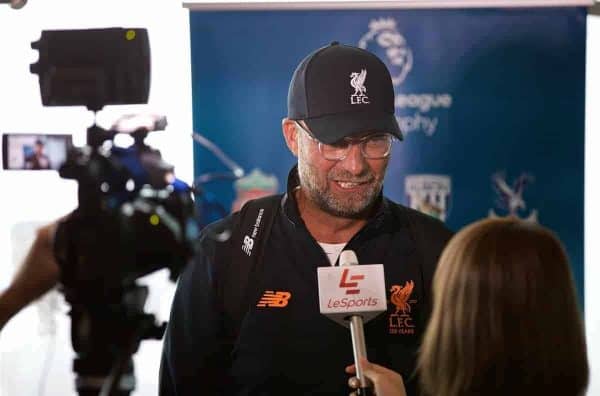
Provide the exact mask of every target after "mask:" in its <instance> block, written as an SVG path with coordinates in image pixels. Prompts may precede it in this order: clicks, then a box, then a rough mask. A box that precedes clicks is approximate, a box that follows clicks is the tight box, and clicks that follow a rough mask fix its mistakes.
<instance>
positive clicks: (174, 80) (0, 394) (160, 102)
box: [0, 0, 193, 396]
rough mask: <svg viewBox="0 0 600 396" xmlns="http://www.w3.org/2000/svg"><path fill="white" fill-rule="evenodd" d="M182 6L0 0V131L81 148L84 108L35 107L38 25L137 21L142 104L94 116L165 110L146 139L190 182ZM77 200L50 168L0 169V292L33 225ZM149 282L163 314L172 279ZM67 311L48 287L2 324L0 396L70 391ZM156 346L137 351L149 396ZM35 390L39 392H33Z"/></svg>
mask: <svg viewBox="0 0 600 396" xmlns="http://www.w3.org/2000/svg"><path fill="white" fill-rule="evenodd" d="M180 4H181V3H180V2H178V1H175V0H154V1H145V0H127V1H123V0H103V1H89V0H86V1H67V0H52V1H41V0H30V1H29V3H28V4H27V5H26V6H25V7H24V8H23V9H21V10H12V9H11V8H10V7H9V6H8V5H6V4H2V5H0V133H8V132H35V133H38V132H45V133H69V134H71V133H72V134H75V142H76V143H77V142H79V144H82V143H83V139H84V136H85V130H86V128H87V127H88V126H89V125H90V124H91V123H92V120H93V117H92V114H91V113H90V112H88V111H87V110H86V109H84V108H83V107H72V108H57V107H48V108H44V107H43V106H42V105H41V99H40V94H39V86H38V82H37V75H33V74H30V73H29V64H30V63H33V62H35V61H36V60H37V51H34V50H32V49H31V47H30V43H31V42H32V41H35V40H37V39H39V37H40V33H41V30H43V29H75V28H96V27H144V28H147V29H148V32H149V36H150V46H151V52H152V60H151V61H152V82H151V92H150V98H149V103H148V105H136V106H119V107H117V106H112V107H108V108H106V109H105V110H104V111H103V112H101V113H99V116H98V122H99V124H100V125H101V126H104V127H108V126H110V125H111V124H112V122H113V121H115V120H116V119H117V118H118V117H119V116H120V115H123V114H128V113H132V112H140V111H155V112H159V113H161V114H165V115H166V116H167V118H168V121H169V126H168V129H167V130H166V131H164V132H156V133H155V136H151V137H150V138H149V139H148V142H149V143H150V144H151V145H153V146H155V147H158V148H160V149H161V151H162V153H163V157H164V159H165V160H166V161H167V162H169V163H171V164H173V165H175V167H176V168H175V169H176V172H177V175H178V176H179V178H181V179H183V180H185V181H187V182H191V181H192V174H193V168H192V141H191V138H190V137H189V134H190V133H191V130H192V115H191V110H192V105H191V77H190V55H189V54H190V49H189V48H190V47H189V19H188V12H187V10H185V9H183V8H182V7H181V5H180ZM76 205H77V201H76V184H75V182H72V181H66V180H63V179H60V178H59V176H58V175H57V174H56V173H55V172H20V171H11V172H6V171H0V289H2V288H4V287H6V285H7V284H8V282H9V281H10V279H11V277H12V274H13V273H14V270H15V267H16V265H17V263H18V262H19V260H20V258H21V257H22V255H23V253H24V251H25V250H26V248H27V243H29V240H31V237H32V236H33V229H34V226H35V224H40V222H45V221H48V220H50V219H54V218H56V217H58V216H59V215H61V214H64V213H66V212H68V211H70V210H71V209H73V208H75V207H76ZM147 282H149V283H151V284H152V286H151V291H152V295H151V297H150V299H149V301H148V304H147V306H146V308H147V309H148V310H151V311H152V312H154V313H156V314H158V315H159V316H160V317H162V318H163V319H166V315H168V311H169V305H170V300H171V298H172V292H173V285H170V284H169V283H168V282H167V280H166V273H165V272H163V273H159V274H156V275H154V276H151V277H150V278H149V279H148V280H147ZM66 310H67V307H66V305H65V304H64V302H63V301H62V297H61V296H60V295H59V294H58V293H57V292H53V293H50V294H49V296H47V297H45V298H43V299H42V300H41V301H40V302H38V303H36V304H33V305H32V306H30V307H28V308H27V309H25V310H24V311H23V312H22V313H20V314H19V315H17V316H16V317H15V318H14V319H13V320H12V321H11V322H10V323H9V324H8V325H7V326H6V327H5V329H4V330H3V332H2V334H0V396H13V395H33V394H40V395H41V394H45V395H56V394H61V395H68V394H76V393H75V392H74V391H72V389H73V376H72V374H71V366H72V362H71V361H72V357H73V355H72V351H71V344H70V338H69V337H70V327H69V326H70V324H69V323H70V321H69V319H68V317H67V315H66ZM160 348H161V344H160V342H158V341H145V342H144V343H142V347H141V350H140V351H139V352H138V353H137V354H136V363H135V364H136V377H137V380H138V390H137V392H136V393H135V394H137V395H153V394H156V386H157V380H158V378H157V373H158V362H159V353H160ZM46 372H47V374H44V373H46ZM40 388H44V389H45V392H44V393H40V392H39V389H40ZM69 391H71V393H69Z"/></svg>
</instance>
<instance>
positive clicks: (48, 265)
mask: <svg viewBox="0 0 600 396" xmlns="http://www.w3.org/2000/svg"><path fill="white" fill-rule="evenodd" d="M57 224H58V222H53V223H51V224H48V225H46V226H43V227H41V228H39V229H38V230H37V234H36V237H35V240H34V242H33V245H32V246H31V247H30V248H29V252H28V253H27V256H26V257H25V260H24V261H23V263H22V264H21V267H20V268H19V269H18V271H17V273H16V275H15V277H14V278H13V280H12V282H11V284H10V285H9V286H8V288H7V289H6V290H4V291H2V292H1V293H0V330H1V329H2V327H4V325H5V324H6V322H8V321H9V320H10V318H11V317H13V316H14V315H15V314H16V313H17V312H19V311H20V310H21V309H22V308H24V307H25V306H26V305H27V304H29V303H31V302H32V301H34V300H35V299H36V298H38V297H40V296H41V295H42V294H44V293H46V292H47V291H48V290H50V289H52V287H54V286H55V285H56V284H57V282H58V279H59V267H58V263H57V261H56V259H55V258H54V251H53V239H54V232H55V230H56V225H57Z"/></svg>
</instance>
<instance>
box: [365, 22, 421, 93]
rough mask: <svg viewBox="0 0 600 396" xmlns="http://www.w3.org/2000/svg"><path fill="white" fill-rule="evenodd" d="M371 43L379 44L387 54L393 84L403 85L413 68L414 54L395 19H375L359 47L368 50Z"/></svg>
mask: <svg viewBox="0 0 600 396" xmlns="http://www.w3.org/2000/svg"><path fill="white" fill-rule="evenodd" d="M371 42H375V43H377V45H378V46H379V48H381V49H382V50H383V51H384V52H385V58H386V59H387V61H388V64H389V65H390V73H391V74H392V83H393V84H394V85H399V84H401V83H402V82H403V81H404V79H405V78H406V76H407V75H408V73H409V72H410V71H411V69H412V66H413V53H412V50H411V49H410V47H409V46H408V44H407V43H406V39H405V38H404V36H402V35H401V34H400V32H398V29H397V28H396V21H395V20H394V19H393V18H380V19H374V20H372V21H371V22H370V23H369V31H368V32H367V33H366V34H365V35H363V36H362V37H361V39H360V41H359V42H358V46H359V47H360V48H363V49H367V47H369V45H370V44H371Z"/></svg>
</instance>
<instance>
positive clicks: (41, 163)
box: [25, 139, 50, 170]
mask: <svg viewBox="0 0 600 396" xmlns="http://www.w3.org/2000/svg"><path fill="white" fill-rule="evenodd" d="M25 169H32V170H41V169H50V159H49V158H48V156H47V155H46V153H44V142H42V141H41V140H39V139H38V140H36V141H35V144H34V148H33V152H32V153H31V154H29V155H28V156H27V157H26V158H25Z"/></svg>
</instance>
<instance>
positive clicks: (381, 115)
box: [288, 41, 402, 144]
mask: <svg viewBox="0 0 600 396" xmlns="http://www.w3.org/2000/svg"><path fill="white" fill-rule="evenodd" d="M288 118H289V119H292V120H304V122H305V123H306V124H307V126H308V128H309V129H310V130H311V132H312V133H313V134H314V136H315V137H316V138H317V139H318V140H319V141H321V142H323V143H327V144H330V143H334V142H336V141H338V140H340V139H342V138H344V137H347V136H351V135H354V134H357V133H361V132H388V133H391V134H393V135H394V136H396V137H397V138H398V139H401V140H402V133H401V132H400V127H399V126H398V122H397V121H396V117H395V115H394V87H393V85H392V78H391V77H390V72H389V71H388V69H387V67H386V66H385V64H384V63H383V62H382V61H381V60H380V59H379V58H378V57H377V56H375V55H373V54H372V53H370V52H369V51H366V50H364V49H361V48H356V47H352V46H349V45H343V44H339V43H338V42H336V41H334V42H333V43H331V44H330V45H328V46H325V47H322V48H319V49H318V50H316V51H315V52H313V53H311V54H310V55H308V56H307V57H306V58H304V59H303V60H302V62H300V64H299V65H298V68H297V69H296V71H295V72H294V76H293V77H292V81H291V82H290V88H289V91H288Z"/></svg>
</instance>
